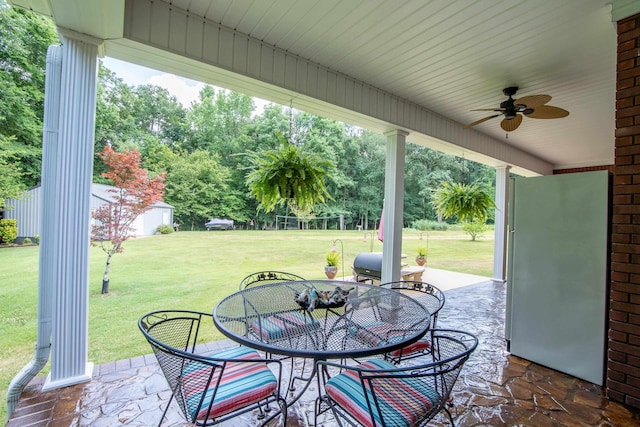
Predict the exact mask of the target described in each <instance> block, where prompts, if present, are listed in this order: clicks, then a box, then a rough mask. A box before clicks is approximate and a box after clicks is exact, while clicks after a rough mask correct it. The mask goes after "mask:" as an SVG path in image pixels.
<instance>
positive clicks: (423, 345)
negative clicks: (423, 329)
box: [389, 339, 431, 357]
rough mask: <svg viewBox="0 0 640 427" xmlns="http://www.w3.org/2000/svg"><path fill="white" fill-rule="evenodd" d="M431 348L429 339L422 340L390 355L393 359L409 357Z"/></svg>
mask: <svg viewBox="0 0 640 427" xmlns="http://www.w3.org/2000/svg"><path fill="white" fill-rule="evenodd" d="M430 348H431V343H430V342H429V341H428V340H427V339H421V340H418V341H416V342H414V343H413V344H409V345H408V346H406V347H403V348H401V349H399V350H394V351H392V352H391V353H389V354H390V355H391V356H392V357H399V356H407V355H409V354H413V353H420V352H423V351H426V350H429V349H430Z"/></svg>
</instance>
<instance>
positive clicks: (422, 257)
mask: <svg viewBox="0 0 640 427" xmlns="http://www.w3.org/2000/svg"><path fill="white" fill-rule="evenodd" d="M417 252H418V255H417V256H416V264H418V265H419V266H423V265H425V264H426V263H427V248H425V247H419V248H418V249H417Z"/></svg>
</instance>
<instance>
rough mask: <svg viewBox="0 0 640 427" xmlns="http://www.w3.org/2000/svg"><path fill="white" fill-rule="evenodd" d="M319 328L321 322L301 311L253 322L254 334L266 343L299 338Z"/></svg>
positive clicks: (275, 315)
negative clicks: (294, 337) (293, 337)
mask: <svg viewBox="0 0 640 427" xmlns="http://www.w3.org/2000/svg"><path fill="white" fill-rule="evenodd" d="M319 327H320V322H318V321H317V320H316V319H314V318H313V317H311V316H309V315H307V314H305V313H303V312H300V311H291V312H288V313H278V314H274V315H272V316H269V317H265V318H263V319H260V321H258V320H257V319H256V320H254V321H253V322H251V329H252V330H253V332H254V333H255V334H256V335H258V336H259V337H260V338H261V339H262V340H263V341H265V342H269V341H273V340H278V339H282V338H288V337H292V336H297V335H300V334H302V333H303V332H305V331H312V330H315V329H318V328H319Z"/></svg>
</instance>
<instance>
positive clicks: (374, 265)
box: [353, 252, 382, 282]
mask: <svg viewBox="0 0 640 427" xmlns="http://www.w3.org/2000/svg"><path fill="white" fill-rule="evenodd" d="M353 276H354V278H355V279H356V281H358V282H362V281H365V280H380V278H381V277H382V254H381V253H375V252H362V253H359V254H358V255H356V257H355V259H354V260H353Z"/></svg>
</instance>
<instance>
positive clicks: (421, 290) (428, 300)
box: [380, 280, 445, 364]
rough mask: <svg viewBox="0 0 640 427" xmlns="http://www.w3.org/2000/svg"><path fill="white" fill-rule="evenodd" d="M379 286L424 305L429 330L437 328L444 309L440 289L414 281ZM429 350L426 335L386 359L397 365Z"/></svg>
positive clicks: (443, 300) (428, 341)
mask: <svg viewBox="0 0 640 427" xmlns="http://www.w3.org/2000/svg"><path fill="white" fill-rule="evenodd" d="M380 286H384V287H388V288H391V289H396V290H398V291H400V292H403V293H405V294H407V295H409V296H411V297H412V298H414V299H416V300H418V302H420V303H421V304H422V305H424V306H425V307H426V309H427V310H429V313H431V319H430V322H431V324H430V326H429V327H430V329H434V328H436V327H437V323H438V313H439V312H440V310H441V309H442V307H444V302H445V297H444V293H443V292H442V291H441V290H440V289H438V288H437V287H435V286H433V285H431V284H429V283H426V282H418V281H414V280H400V281H395V282H387V283H384V284H382V285H380ZM430 350H431V343H430V338H429V334H427V335H425V337H424V338H422V339H420V340H419V341H416V342H415V343H413V344H410V345H408V346H407V347H404V348H401V349H398V350H395V351H393V352H391V353H389V354H387V355H386V357H387V359H388V360H390V361H391V362H393V363H395V364H398V363H400V361H401V360H403V359H412V358H414V357H420V356H423V355H425V354H428V353H429V352H430Z"/></svg>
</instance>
